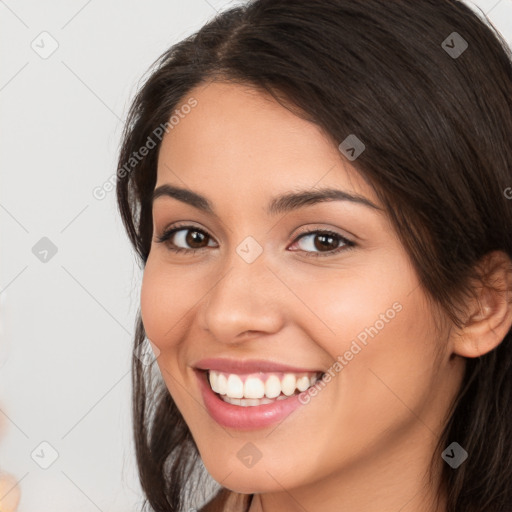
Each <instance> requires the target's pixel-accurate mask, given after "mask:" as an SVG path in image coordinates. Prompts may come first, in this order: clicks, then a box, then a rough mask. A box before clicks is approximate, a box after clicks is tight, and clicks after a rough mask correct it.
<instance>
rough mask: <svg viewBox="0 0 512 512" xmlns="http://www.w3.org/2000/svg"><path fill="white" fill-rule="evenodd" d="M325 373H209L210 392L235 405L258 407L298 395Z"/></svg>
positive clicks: (208, 371) (211, 371) (214, 371)
mask: <svg viewBox="0 0 512 512" xmlns="http://www.w3.org/2000/svg"><path fill="white" fill-rule="evenodd" d="M323 375H324V373H322V372H303V373H282V372H269V373H263V372H258V373H247V374H238V373H227V372H220V371H216V370H207V371H206V377H207V381H208V383H209V384H210V388H211V389H212V391H213V392H214V393H216V394H217V396H218V397H219V398H220V399H221V400H223V401H224V402H227V403H229V404H232V405H239V406H242V407H254V406H258V405H265V404H271V403H274V402H276V401H277V400H286V399H287V398H289V397H291V396H293V395H298V394H300V393H302V392H304V391H306V390H307V389H309V388H310V387H311V386H313V385H314V384H315V383H316V382H317V381H318V380H320V379H321V378H322V377H323Z"/></svg>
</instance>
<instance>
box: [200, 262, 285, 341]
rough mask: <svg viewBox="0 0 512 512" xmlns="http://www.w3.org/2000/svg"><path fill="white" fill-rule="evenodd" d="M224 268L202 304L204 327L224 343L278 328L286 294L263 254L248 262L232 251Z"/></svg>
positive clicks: (282, 320) (281, 318) (283, 312)
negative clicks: (232, 253)
mask: <svg viewBox="0 0 512 512" xmlns="http://www.w3.org/2000/svg"><path fill="white" fill-rule="evenodd" d="M225 269H226V270H225V271H223V272H222V274H221V275H219V277H218V278H217V280H216V282H215V284H214V285H213V287H212V289H211V291H210V293H208V294H207V296H206V297H205V299H204V301H203V303H202V305H201V313H200V315H201V318H202V321H201V323H202V327H203V329H204V330H206V331H208V332H209V334H210V336H211V337H213V338H214V339H216V340H217V341H219V342H223V343H239V342H240V341H241V339H242V338H243V339H244V340H246V339H247V335H253V334H257V335H260V336H261V335H263V334H272V333H276V332H278V331H279V330H280V329H281V327H282V325H283V322H284V314H285V305H284V301H285V300H286V297H285V293H284V291H283V288H284V287H283V284H282V283H281V282H280V281H279V279H277V277H276V276H275V275H274V273H273V272H272V271H271V270H270V269H269V268H268V266H267V264H266V263H265V258H264V256H263V254H262V255H260V257H259V258H257V259H256V261H253V262H252V263H247V262H246V261H244V259H243V258H241V257H239V256H238V254H236V253H235V254H234V255H233V257H231V258H230V259H229V262H228V265H226V267H225ZM289 300H290V297H289V296H288V302H289Z"/></svg>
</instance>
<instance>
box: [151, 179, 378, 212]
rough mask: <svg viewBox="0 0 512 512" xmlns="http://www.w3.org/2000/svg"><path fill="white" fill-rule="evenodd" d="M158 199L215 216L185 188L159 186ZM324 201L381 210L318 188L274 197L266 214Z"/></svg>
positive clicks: (363, 200)
mask: <svg viewBox="0 0 512 512" xmlns="http://www.w3.org/2000/svg"><path fill="white" fill-rule="evenodd" d="M159 197H172V198H174V199H177V200H178V201H181V202H183V203H187V204H189V205H190V206H193V207H194V208H197V209H199V210H201V211H204V212H205V213H209V214H212V215H215V210H214V208H213V206H212V204H211V203H210V201H208V199H206V197H204V196H202V195H201V194H198V193H197V192H193V191H192V190H189V189H186V188H180V187H176V186H174V185H169V184H165V185H160V186H159V187H157V188H156V189H155V190H154V191H153V196H152V201H155V199H157V198H159ZM325 201H350V202H352V203H356V204H361V205H363V206H367V207H370V208H374V209H376V210H382V208H380V207H379V206H377V205H376V204H374V203H373V202H372V201H370V200H369V199H367V198H366V197H364V196H360V195H358V194H351V193H349V192H346V191H344V190H339V189H335V188H320V189H309V190H299V191H298V192H289V193H287V194H283V195H280V196H277V197H274V198H273V199H272V200H271V201H270V203H269V205H268V207H267V213H268V214H269V215H277V214H279V213H287V212H290V211H292V210H297V209H299V208H302V207H304V206H310V205H314V204H317V203H321V202H325Z"/></svg>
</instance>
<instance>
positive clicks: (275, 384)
mask: <svg viewBox="0 0 512 512" xmlns="http://www.w3.org/2000/svg"><path fill="white" fill-rule="evenodd" d="M280 394H281V381H280V380H279V377H278V376H277V375H270V377H269V378H268V379H267V382H265V396H266V397H267V398H276V397H278V396H279V395H280Z"/></svg>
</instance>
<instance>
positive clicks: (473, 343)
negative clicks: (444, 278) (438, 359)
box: [453, 251, 512, 357]
mask: <svg viewBox="0 0 512 512" xmlns="http://www.w3.org/2000/svg"><path fill="white" fill-rule="evenodd" d="M478 267H479V268H478V269H479V271H480V273H481V275H482V281H483V282H482V283H479V284H478V285H477V286H476V287H475V294H476V295H475V297H474V298H473V299H471V300H470V301H469V303H468V304H467V311H468V317H467V319H466V321H465V324H464V327H463V328H462V329H461V330H460V331H459V332H458V333H457V334H456V336H455V337H454V340H453V352H454V353H455V354H457V355H460V356H464V357H479V356H482V355H484V354H486V353H487V352H490V351H491V350H493V349H494V348H496V347H497V346H498V345H499V344H500V343H501V342H502V341H503V339H504V338H505V336H506V335H507V333H508V332H509V330H510V328H511V326H512V260H511V259H510V257H509V256H508V255H507V254H506V253H505V252H503V251H493V252H490V253H488V254H486V255H485V256H484V257H483V259H482V260H481V262H479V265H478Z"/></svg>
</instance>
